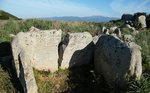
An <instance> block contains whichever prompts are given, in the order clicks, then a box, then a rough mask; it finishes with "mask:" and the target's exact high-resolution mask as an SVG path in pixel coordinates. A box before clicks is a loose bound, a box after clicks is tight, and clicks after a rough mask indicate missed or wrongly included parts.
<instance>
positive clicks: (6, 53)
mask: <svg viewBox="0 0 150 93" xmlns="http://www.w3.org/2000/svg"><path fill="white" fill-rule="evenodd" d="M12 60H13V57H12V51H11V44H10V42H1V43H0V65H1V67H2V69H3V70H4V71H5V72H6V73H8V74H9V76H10V79H11V82H12V84H13V87H14V89H15V93H19V92H20V93H23V90H22V86H21V84H20V82H19V79H18V78H17V75H16V73H15V71H14V69H13V66H12Z"/></svg>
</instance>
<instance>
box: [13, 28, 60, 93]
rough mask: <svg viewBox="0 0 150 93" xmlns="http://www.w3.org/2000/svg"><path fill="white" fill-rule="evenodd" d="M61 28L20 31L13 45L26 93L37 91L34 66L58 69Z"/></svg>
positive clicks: (52, 69)
mask: <svg viewBox="0 0 150 93" xmlns="http://www.w3.org/2000/svg"><path fill="white" fill-rule="evenodd" d="M61 33H62V31H61V30H58V31H57V30H47V31H45V30H43V31H42V30H39V31H33V32H32V31H31V32H25V33H23V32H20V33H18V34H17V35H16V36H15V37H14V39H13V41H12V43H11V45H12V52H13V58H14V63H15V67H16V71H17V76H18V77H19V79H20V81H21V83H22V85H23V87H24V91H25V93H26V92H27V93H37V86H36V82H35V78H34V74H33V70H32V67H33V68H35V69H37V70H46V71H51V72H54V71H56V70H58V44H59V43H60V41H61Z"/></svg>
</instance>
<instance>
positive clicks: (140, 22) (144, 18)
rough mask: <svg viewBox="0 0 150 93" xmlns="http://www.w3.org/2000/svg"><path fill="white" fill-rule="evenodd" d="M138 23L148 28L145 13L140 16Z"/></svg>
mask: <svg viewBox="0 0 150 93" xmlns="http://www.w3.org/2000/svg"><path fill="white" fill-rule="evenodd" d="M138 23H139V24H140V26H141V28H146V16H144V15H141V16H139V17H138Z"/></svg>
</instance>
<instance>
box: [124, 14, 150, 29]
mask: <svg viewBox="0 0 150 93" xmlns="http://www.w3.org/2000/svg"><path fill="white" fill-rule="evenodd" d="M121 20H123V21H125V23H126V24H128V25H130V26H131V27H135V28H138V29H139V28H142V29H143V28H146V27H147V25H148V24H147V16H146V13H143V12H138V13H135V14H134V15H132V14H123V15H122V18H121Z"/></svg>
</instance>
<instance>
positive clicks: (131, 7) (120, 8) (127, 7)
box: [110, 0, 150, 15]
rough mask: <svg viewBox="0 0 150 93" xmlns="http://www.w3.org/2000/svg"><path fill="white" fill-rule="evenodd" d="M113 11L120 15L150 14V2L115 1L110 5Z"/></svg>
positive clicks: (142, 0) (139, 0) (135, 0)
mask: <svg viewBox="0 0 150 93" xmlns="http://www.w3.org/2000/svg"><path fill="white" fill-rule="evenodd" d="M110 6H111V8H112V10H113V11H114V12H116V13H118V14H120V15H121V14H123V13H131V14H133V13H136V12H150V10H149V9H150V0H113V1H112V3H111V4H110Z"/></svg>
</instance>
